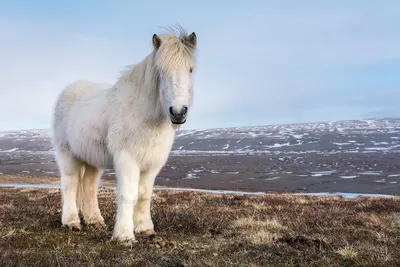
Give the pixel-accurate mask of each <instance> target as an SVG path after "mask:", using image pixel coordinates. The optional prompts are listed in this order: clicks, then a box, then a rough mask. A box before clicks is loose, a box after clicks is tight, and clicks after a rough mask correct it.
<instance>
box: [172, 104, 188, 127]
mask: <svg viewBox="0 0 400 267" xmlns="http://www.w3.org/2000/svg"><path fill="white" fill-rule="evenodd" d="M187 111H188V107H187V106H183V107H182V108H181V110H180V111H176V109H175V108H174V107H170V108H169V115H170V119H171V122H172V123H173V124H184V123H185V122H186V117H187Z"/></svg>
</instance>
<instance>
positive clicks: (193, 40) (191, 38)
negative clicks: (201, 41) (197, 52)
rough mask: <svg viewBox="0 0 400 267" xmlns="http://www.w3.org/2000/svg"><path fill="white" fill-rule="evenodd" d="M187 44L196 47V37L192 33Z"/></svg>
mask: <svg viewBox="0 0 400 267" xmlns="http://www.w3.org/2000/svg"><path fill="white" fill-rule="evenodd" d="M188 42H189V44H191V45H192V46H196V45H197V36H196V34H195V33H194V32H192V33H191V34H190V35H189V36H188Z"/></svg>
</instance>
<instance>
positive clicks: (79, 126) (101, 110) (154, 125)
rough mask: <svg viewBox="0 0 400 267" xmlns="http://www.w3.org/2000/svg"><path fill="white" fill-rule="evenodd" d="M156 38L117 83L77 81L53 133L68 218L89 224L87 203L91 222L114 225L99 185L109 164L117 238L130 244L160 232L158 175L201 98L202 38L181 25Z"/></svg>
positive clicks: (63, 96)
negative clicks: (196, 91)
mask: <svg viewBox="0 0 400 267" xmlns="http://www.w3.org/2000/svg"><path fill="white" fill-rule="evenodd" d="M152 43H153V48H154V49H153V51H152V52H151V53H150V54H149V55H148V56H147V57H146V58H144V59H143V60H142V61H141V62H139V63H138V64H136V65H134V66H132V67H129V69H128V70H126V71H124V72H123V73H122V75H121V77H120V78H119V79H118V80H117V82H116V83H115V84H114V85H105V84H100V83H94V82H90V81H77V82H75V83H73V84H72V85H69V86H68V87H67V88H65V89H64V90H63V91H62V92H61V93H60V95H59V96H58V99H57V102H56V104H55V107H54V113H53V119H52V132H53V139H52V140H53V146H54V148H55V151H56V161H57V164H58V167H59V170H60V174H61V193H62V216H61V217H62V218H61V219H62V224H63V225H64V226H68V227H69V228H70V229H75V230H80V229H81V222H80V219H79V216H78V213H79V210H81V212H82V214H83V217H84V221H85V223H87V224H93V225H96V226H97V227H100V228H102V227H106V225H105V224H104V219H103V217H102V215H101V213H100V209H99V206H98V200H97V190H98V184H99V181H100V177H101V175H102V173H103V170H104V169H105V168H114V169H115V173H116V180H117V214H116V221H115V226H114V230H113V234H112V238H111V240H117V241H120V242H122V243H125V244H130V243H132V242H134V241H135V235H134V233H140V232H147V233H149V232H150V233H151V232H154V226H153V222H152V219H151V215H150V204H151V196H152V191H153V185H154V180H155V177H156V176H157V174H158V173H159V172H160V170H161V169H162V167H163V166H164V165H165V164H166V162H167V159H168V156H169V153H170V150H171V148H172V145H173V141H174V137H175V133H176V130H177V129H179V127H180V125H181V124H183V123H185V121H186V119H187V115H188V111H189V110H190V107H191V105H192V103H193V82H192V79H193V77H192V75H193V73H192V72H193V70H194V69H195V65H196V47H197V37H196V34H195V33H194V32H193V33H191V34H190V35H189V34H187V33H186V32H185V30H183V29H182V28H181V27H178V32H177V33H175V32H174V31H170V32H167V33H165V34H163V35H157V34H154V35H153V38H152ZM77 203H81V205H77ZM78 206H79V208H78Z"/></svg>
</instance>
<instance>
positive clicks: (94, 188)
mask: <svg viewBox="0 0 400 267" xmlns="http://www.w3.org/2000/svg"><path fill="white" fill-rule="evenodd" d="M102 173H103V171H102V170H100V169H97V168H94V167H92V166H90V165H85V173H84V175H83V179H82V184H83V192H82V193H83V205H82V214H83V218H84V221H85V223H86V224H88V225H94V226H95V227H97V228H99V229H103V228H106V224H105V223H104V219H103V217H102V216H101V212H100V209H99V203H98V196H97V193H98V188H99V183H100V178H101V175H102Z"/></svg>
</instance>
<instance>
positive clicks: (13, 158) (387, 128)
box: [0, 119, 400, 195]
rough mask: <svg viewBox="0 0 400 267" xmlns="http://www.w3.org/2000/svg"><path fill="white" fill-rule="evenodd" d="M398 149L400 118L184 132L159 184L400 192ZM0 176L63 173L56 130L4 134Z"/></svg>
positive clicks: (0, 144)
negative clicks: (55, 151)
mask: <svg viewBox="0 0 400 267" xmlns="http://www.w3.org/2000/svg"><path fill="white" fill-rule="evenodd" d="M399 152H400V119H382V120H357V121H338V122H323V123H305V124H289V125H270V126H260V127H242V128H226V129H205V130H193V131H180V132H179V133H178V136H177V138H176V141H175V144H174V147H173V150H172V152H171V157H170V160H169V162H168V164H167V166H166V167H165V168H164V169H163V170H162V172H161V173H160V175H159V177H158V178H157V184H159V185H168V186H177V187H196V188H204V189H226V190H231V189H240V190H251V191H268V190H279V191H292V192H311V193H318V192H349V193H374V194H375V193H377V194H396V195H400V188H399V185H398V182H400V157H399V155H400V153H399ZM0 173H4V174H29V175H47V176H56V175H58V171H57V167H56V165H55V162H54V156H53V151H52V148H51V143H50V136H49V131H48V130H27V131H17V132H1V133H0ZM105 178H106V179H113V170H107V172H106V174H105Z"/></svg>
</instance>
